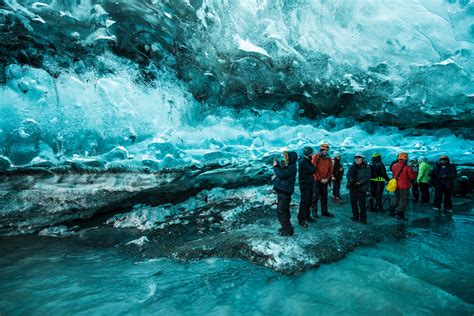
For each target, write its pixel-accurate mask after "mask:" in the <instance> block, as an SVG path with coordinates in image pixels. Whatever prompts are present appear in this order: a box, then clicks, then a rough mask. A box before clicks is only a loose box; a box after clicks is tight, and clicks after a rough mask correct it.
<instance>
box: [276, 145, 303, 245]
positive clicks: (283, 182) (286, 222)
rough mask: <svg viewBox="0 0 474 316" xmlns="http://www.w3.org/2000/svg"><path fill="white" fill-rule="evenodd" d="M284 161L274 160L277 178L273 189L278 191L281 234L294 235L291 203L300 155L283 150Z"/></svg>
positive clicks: (278, 214)
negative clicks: (291, 220)
mask: <svg viewBox="0 0 474 316" xmlns="http://www.w3.org/2000/svg"><path fill="white" fill-rule="evenodd" d="M283 157H284V161H283V162H281V163H280V162H278V160H276V159H275V160H274V161H273V172H275V176H276V177H275V179H274V182H273V189H274V190H275V191H276V193H277V199H278V200H277V216H278V221H279V222H280V224H281V228H280V229H279V231H278V232H279V234H280V235H281V236H292V235H293V232H294V230H293V226H292V225H291V222H290V203H291V195H292V194H293V192H294V191H295V182H296V170H297V167H296V161H297V159H298V155H297V154H296V153H295V152H294V151H285V152H283Z"/></svg>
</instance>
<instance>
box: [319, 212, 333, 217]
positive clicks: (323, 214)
mask: <svg viewBox="0 0 474 316" xmlns="http://www.w3.org/2000/svg"><path fill="white" fill-rule="evenodd" d="M321 216H326V217H334V214H332V213H329V212H324V213H322V214H321Z"/></svg>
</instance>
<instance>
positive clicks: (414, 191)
mask: <svg viewBox="0 0 474 316" xmlns="http://www.w3.org/2000/svg"><path fill="white" fill-rule="evenodd" d="M411 193H412V194H413V200H414V201H418V198H419V197H420V191H419V190H418V182H415V181H412V182H411Z"/></svg>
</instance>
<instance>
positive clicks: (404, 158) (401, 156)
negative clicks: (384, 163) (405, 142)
mask: <svg viewBox="0 0 474 316" xmlns="http://www.w3.org/2000/svg"><path fill="white" fill-rule="evenodd" d="M397 159H403V160H408V154H407V153H399V154H398V156H397Z"/></svg>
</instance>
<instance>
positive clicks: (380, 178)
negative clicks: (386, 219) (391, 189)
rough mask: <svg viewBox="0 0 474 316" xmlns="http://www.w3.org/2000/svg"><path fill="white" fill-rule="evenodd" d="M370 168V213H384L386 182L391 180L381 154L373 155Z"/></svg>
mask: <svg viewBox="0 0 474 316" xmlns="http://www.w3.org/2000/svg"><path fill="white" fill-rule="evenodd" d="M369 168H370V199H369V211H371V212H383V206H382V196H383V191H384V188H385V182H386V181H387V182H388V180H389V178H388V175H387V170H386V169H385V165H384V164H383V162H382V155H381V154H379V153H374V154H372V159H371V161H370V163H369Z"/></svg>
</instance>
